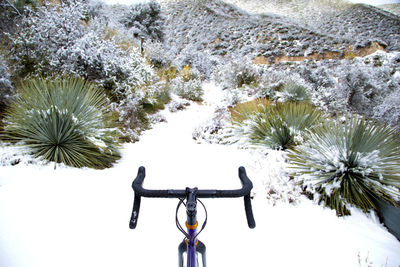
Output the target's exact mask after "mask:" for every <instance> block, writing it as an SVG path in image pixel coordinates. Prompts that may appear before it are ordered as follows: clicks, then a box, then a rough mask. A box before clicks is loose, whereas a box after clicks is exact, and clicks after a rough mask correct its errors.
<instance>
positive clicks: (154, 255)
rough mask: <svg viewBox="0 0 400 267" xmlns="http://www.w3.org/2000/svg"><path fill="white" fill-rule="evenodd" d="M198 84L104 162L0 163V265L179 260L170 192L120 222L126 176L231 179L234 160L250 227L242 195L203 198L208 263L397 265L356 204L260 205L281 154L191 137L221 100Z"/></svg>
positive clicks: (158, 182) (174, 181) (386, 239)
mask: <svg viewBox="0 0 400 267" xmlns="http://www.w3.org/2000/svg"><path fill="white" fill-rule="evenodd" d="M204 88H205V91H206V95H205V102H204V103H203V104H201V105H199V104H192V105H191V106H190V107H189V108H188V109H187V110H185V111H180V112H177V113H169V112H165V116H166V118H167V121H168V122H167V123H160V124H157V125H155V126H154V128H153V129H151V130H149V131H147V132H146V133H145V134H144V135H143V136H142V138H141V140H140V141H139V142H137V143H135V144H127V145H126V146H125V147H124V150H123V155H124V156H123V158H122V159H121V161H120V162H119V163H118V164H117V165H116V166H115V167H113V168H111V169H108V170H103V171H96V170H81V169H73V168H58V169H56V170H54V169H53V166H44V167H43V166H24V165H21V166H19V165H17V166H14V167H1V172H0V266H1V267H53V266H57V267H64V266H65V267H66V266H76V267H81V266H82V267H83V266H118V267H120V266H121V267H124V266H139V267H146V266H177V246H178V244H179V242H180V241H181V240H182V238H183V236H182V234H180V233H179V231H178V230H177V229H176V226H175V217H174V216H175V214H174V213H175V208H176V205H177V201H176V200H171V199H142V205H141V210H140V216H139V221H138V227H137V229H135V230H133V231H132V230H130V229H129V228H128V221H129V217H130V212H131V209H132V201H133V192H132V189H131V187H130V185H131V183H132V180H133V178H134V177H135V176H136V172H137V168H138V167H139V166H141V165H143V166H145V167H146V171H147V175H146V180H145V184H144V186H145V187H148V188H164V189H165V188H177V189H179V188H184V187H186V186H198V187H199V188H203V189H206V188H218V189H222V188H225V189H228V188H237V187H239V186H240V183H239V179H238V177H237V168H238V167H239V166H241V165H243V166H245V167H246V169H247V171H248V175H249V177H250V178H251V179H252V180H253V183H254V184H255V191H256V193H257V194H256V196H255V199H254V201H253V209H254V214H255V219H256V223H257V227H256V229H254V230H250V229H248V227H247V224H246V219H245V214H244V208H243V203H242V200H241V199H230V200H223V199H221V200H220V199H218V200H208V199H206V200H204V203H205V205H206V207H207V209H208V214H209V218H208V223H207V226H206V228H205V230H204V232H203V233H202V234H201V235H200V237H199V238H200V239H201V240H202V241H203V242H204V243H205V244H206V246H207V260H208V266H307V267H308V266H316V267H317V266H318V267H320V266H332V267H333V266H335V267H337V266H349V267H351V266H355V267H356V266H387V267H398V266H399V265H400V256H399V255H400V243H399V242H398V241H397V240H396V239H395V238H394V237H393V236H392V235H390V234H389V233H388V232H387V231H386V229H384V228H383V227H382V226H381V225H379V223H377V220H376V219H375V220H374V219H368V218H367V217H366V216H364V215H363V214H359V213H358V212H353V214H354V215H353V216H351V217H348V218H345V219H344V218H337V217H336V215H335V213H334V212H333V211H331V210H328V209H323V208H322V207H319V206H316V205H314V204H312V203H311V202H309V201H303V202H302V203H300V204H299V205H296V206H293V205H288V204H278V205H277V206H271V205H270V204H268V202H267V201H265V190H264V189H263V181H264V180H265V176H267V174H268V173H274V174H275V173H276V174H277V175H279V172H280V171H282V169H281V166H282V162H281V160H280V157H279V154H278V153H277V154H276V155H274V154H273V153H271V155H269V156H268V157H262V156H260V155H258V154H257V153H255V152H252V151H246V150H238V149H236V148H235V147H234V146H222V145H210V144H196V142H195V141H194V140H193V139H192V131H193V129H194V127H196V126H198V125H199V124H201V123H202V122H203V121H205V120H207V119H209V118H210V117H211V116H212V114H213V112H214V109H215V105H216V104H217V103H218V102H219V100H220V98H221V97H222V95H221V92H220V90H219V88H217V87H215V86H214V85H213V84H205V86H204ZM199 213H200V214H199V223H200V224H201V223H202V222H201V220H202V218H204V217H203V216H204V215H203V213H202V212H201V211H200V212H199ZM182 218H184V216H183V215H182ZM226 222H228V223H226ZM358 255H360V256H358ZM359 258H360V259H361V261H362V262H361V263H359ZM366 260H367V261H366ZM385 264H386V265H385Z"/></svg>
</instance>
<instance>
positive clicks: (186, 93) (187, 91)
mask: <svg viewBox="0 0 400 267" xmlns="http://www.w3.org/2000/svg"><path fill="white" fill-rule="evenodd" d="M171 87H172V89H173V91H174V92H175V93H176V94H177V95H179V96H180V97H182V98H185V99H188V100H192V101H202V96H203V94H204V92H203V88H202V84H201V80H200V79H190V80H187V81H185V78H184V77H182V76H178V77H176V78H175V79H174V80H172V82H171Z"/></svg>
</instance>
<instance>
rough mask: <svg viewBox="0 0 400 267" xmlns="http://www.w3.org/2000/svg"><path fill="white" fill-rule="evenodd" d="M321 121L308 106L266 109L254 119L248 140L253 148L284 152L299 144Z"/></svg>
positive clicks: (281, 105) (282, 105) (294, 104)
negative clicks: (255, 146)
mask: <svg viewBox="0 0 400 267" xmlns="http://www.w3.org/2000/svg"><path fill="white" fill-rule="evenodd" d="M321 118H322V113H321V112H320V111H319V110H318V109H316V108H315V107H314V106H312V105H311V104H308V103H301V102H298V103H297V102H283V103H276V104H269V105H265V106H264V109H263V111H262V112H260V113H258V114H257V115H256V116H255V117H254V118H253V122H252V123H251V125H250V129H249V137H250V140H251V142H252V143H253V144H256V145H265V146H268V147H270V148H272V149H283V150H284V149H287V148H290V147H292V146H294V145H296V144H298V143H301V142H302V140H303V136H304V134H303V133H304V131H306V130H312V129H313V128H314V127H315V126H316V125H317V124H318V123H319V122H320V121H321Z"/></svg>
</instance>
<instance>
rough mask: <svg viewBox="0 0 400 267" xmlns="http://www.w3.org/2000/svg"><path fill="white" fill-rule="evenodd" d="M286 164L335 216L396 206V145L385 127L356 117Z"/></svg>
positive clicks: (399, 181) (399, 159)
mask: <svg viewBox="0 0 400 267" xmlns="http://www.w3.org/2000/svg"><path fill="white" fill-rule="evenodd" d="M289 159H290V162H291V165H292V168H293V173H294V175H295V176H296V179H298V180H299V182H300V183H301V184H302V185H303V186H304V188H305V189H306V190H307V191H309V192H311V193H313V194H314V197H316V198H317V200H318V201H319V203H324V204H325V205H326V206H329V207H331V208H332V209H335V210H336V213H337V214H338V215H339V216H341V215H349V214H350V211H349V206H356V207H359V208H361V209H362V210H364V211H365V212H368V211H370V210H377V207H376V204H375V203H376V201H377V200H385V201H387V202H390V203H392V204H393V205H396V201H398V199H399V197H400V191H399V189H400V141H399V138H398V135H397V134H396V132H395V130H394V129H392V128H391V127H389V126H387V125H381V124H377V123H376V122H373V121H370V120H366V119H364V118H361V117H357V116H353V117H351V118H350V119H348V120H347V121H346V122H345V123H342V122H340V121H332V122H329V123H327V124H325V125H324V126H323V127H320V128H318V129H315V131H314V132H313V133H310V138H309V139H308V140H307V141H306V142H305V143H304V144H302V145H299V146H297V147H295V148H293V149H292V150H291V151H290V153H289Z"/></svg>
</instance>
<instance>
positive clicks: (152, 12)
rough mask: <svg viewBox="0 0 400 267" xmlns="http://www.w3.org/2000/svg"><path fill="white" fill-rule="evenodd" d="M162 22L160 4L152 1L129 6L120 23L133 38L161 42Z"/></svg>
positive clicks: (162, 33) (162, 34)
mask: <svg viewBox="0 0 400 267" xmlns="http://www.w3.org/2000/svg"><path fill="white" fill-rule="evenodd" d="M164 20H165V19H164V17H163V16H162V14H161V6H160V4H159V3H158V2H156V1H154V0H152V1H150V2H147V3H139V4H136V5H131V6H130V7H129V9H128V10H127V11H126V13H125V14H123V16H122V18H121V20H120V22H121V23H122V24H123V25H125V27H127V28H129V29H130V32H131V33H132V34H133V35H134V36H143V37H145V38H146V39H152V40H160V41H161V40H162V39H163V36H164V32H163V27H164Z"/></svg>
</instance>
